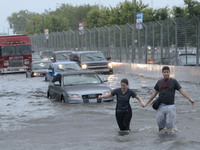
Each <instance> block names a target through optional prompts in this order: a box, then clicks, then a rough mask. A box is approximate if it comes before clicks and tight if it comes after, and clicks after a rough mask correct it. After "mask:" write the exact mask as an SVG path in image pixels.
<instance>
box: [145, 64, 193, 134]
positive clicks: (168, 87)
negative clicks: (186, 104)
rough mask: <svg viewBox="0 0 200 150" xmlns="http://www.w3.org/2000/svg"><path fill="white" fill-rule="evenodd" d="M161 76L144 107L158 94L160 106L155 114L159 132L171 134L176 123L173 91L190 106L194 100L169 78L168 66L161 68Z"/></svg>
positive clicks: (176, 82)
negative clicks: (179, 94) (178, 93)
mask: <svg viewBox="0 0 200 150" xmlns="http://www.w3.org/2000/svg"><path fill="white" fill-rule="evenodd" d="M162 74H163V78H162V79H160V80H158V81H157V83H156V85H155V86H154V91H153V93H152V94H151V96H150V98H149V99H148V100H147V102H146V104H145V107H146V106H147V105H148V104H149V103H150V102H151V101H152V100H153V99H154V97H155V96H156V95H157V94H158V93H159V97H158V100H159V101H160V105H159V107H158V109H157V112H156V120H157V124H158V128H159V131H160V132H162V131H167V132H173V129H175V122H176V108H175V105H174V100H175V91H176V90H178V91H179V92H180V93H181V94H182V95H183V96H184V97H185V98H186V99H188V100H189V101H190V102H191V104H192V105H194V100H193V99H192V98H190V96H189V95H188V93H187V92H186V91H185V90H183V88H182V87H181V86H180V84H179V83H178V81H177V80H176V79H173V78H170V68H169V67H168V66H164V67H163V68H162Z"/></svg>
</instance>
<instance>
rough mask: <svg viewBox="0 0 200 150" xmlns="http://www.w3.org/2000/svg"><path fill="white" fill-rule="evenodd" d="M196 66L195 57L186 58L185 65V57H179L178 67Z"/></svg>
mask: <svg viewBox="0 0 200 150" xmlns="http://www.w3.org/2000/svg"><path fill="white" fill-rule="evenodd" d="M187 64H188V65H196V56H195V55H192V56H187V63H186V56H180V65H187Z"/></svg>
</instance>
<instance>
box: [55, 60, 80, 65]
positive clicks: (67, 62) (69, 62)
mask: <svg viewBox="0 0 200 150" xmlns="http://www.w3.org/2000/svg"><path fill="white" fill-rule="evenodd" d="M52 64H53V65H62V64H77V63H76V62H75V61H59V62H54V63H52Z"/></svg>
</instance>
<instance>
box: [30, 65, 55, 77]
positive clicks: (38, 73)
mask: <svg viewBox="0 0 200 150" xmlns="http://www.w3.org/2000/svg"><path fill="white" fill-rule="evenodd" d="M51 63H52V62H51V61H34V62H32V63H31V65H30V66H29V68H28V69H27V71H26V77H27V78H29V77H44V76H45V75H46V71H47V69H48V68H49V66H50V65H51Z"/></svg>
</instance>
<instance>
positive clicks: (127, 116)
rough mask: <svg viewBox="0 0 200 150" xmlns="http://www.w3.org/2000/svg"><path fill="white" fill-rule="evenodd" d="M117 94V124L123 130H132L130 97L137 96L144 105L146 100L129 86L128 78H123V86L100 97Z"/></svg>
mask: <svg viewBox="0 0 200 150" xmlns="http://www.w3.org/2000/svg"><path fill="white" fill-rule="evenodd" d="M115 95H116V96H117V105H116V112H115V115H116V119H117V124H118V126H119V128H120V130H121V131H130V127H129V125H130V121H131V118H132V109H131V105H130V98H131V97H132V98H136V99H137V100H138V101H139V102H140V103H141V106H142V107H144V105H145V103H144V101H143V100H142V99H141V98H140V97H139V96H137V95H136V93H135V92H134V91H132V90H130V89H129V88H128V80H127V79H122V80H121V88H117V89H114V90H113V91H112V92H111V93H109V94H105V95H102V96H99V97H100V98H108V97H111V96H115Z"/></svg>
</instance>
